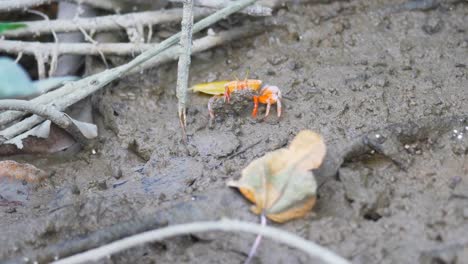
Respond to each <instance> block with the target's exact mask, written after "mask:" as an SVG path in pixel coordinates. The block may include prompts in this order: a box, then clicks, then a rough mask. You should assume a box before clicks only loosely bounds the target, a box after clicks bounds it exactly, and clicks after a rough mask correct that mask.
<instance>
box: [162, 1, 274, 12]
mask: <svg viewBox="0 0 468 264" xmlns="http://www.w3.org/2000/svg"><path fill="white" fill-rule="evenodd" d="M170 1H171V2H175V3H181V2H183V0H170ZM231 2H232V1H230V0H194V1H193V4H194V5H196V6H203V7H209V8H216V9H220V8H223V7H225V6H227V5H229V4H230V3H231ZM272 11H273V10H272V9H271V8H269V7H264V6H261V5H253V6H249V7H246V8H245V9H244V10H242V11H240V13H244V14H247V15H251V16H271V13H272Z"/></svg>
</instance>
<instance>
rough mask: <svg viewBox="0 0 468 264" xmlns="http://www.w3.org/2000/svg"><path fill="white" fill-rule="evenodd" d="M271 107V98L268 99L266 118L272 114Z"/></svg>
mask: <svg viewBox="0 0 468 264" xmlns="http://www.w3.org/2000/svg"><path fill="white" fill-rule="evenodd" d="M270 107H271V102H270V99H268V101H267V106H266V113H265V117H264V118H267V116H268V115H269V114H270Z"/></svg>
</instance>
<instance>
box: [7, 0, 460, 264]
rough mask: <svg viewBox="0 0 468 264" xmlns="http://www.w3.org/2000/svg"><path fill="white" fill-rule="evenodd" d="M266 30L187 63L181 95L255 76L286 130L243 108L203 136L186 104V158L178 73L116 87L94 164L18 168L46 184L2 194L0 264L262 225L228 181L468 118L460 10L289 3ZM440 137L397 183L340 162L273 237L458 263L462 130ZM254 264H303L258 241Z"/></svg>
mask: <svg viewBox="0 0 468 264" xmlns="http://www.w3.org/2000/svg"><path fill="white" fill-rule="evenodd" d="M243 23H252V22H249V21H244V22H243ZM265 23H266V29H267V30H265V33H263V34H260V35H258V36H257V37H254V38H250V39H245V40H242V41H239V42H236V43H232V44H231V45H229V46H224V47H222V48H218V49H215V50H211V51H208V52H204V53H202V54H198V55H196V56H194V58H193V62H192V68H191V84H196V83H200V82H205V81H213V80H215V79H216V80H223V79H232V78H233V76H237V77H239V78H242V77H243V75H245V73H246V72H248V71H249V72H250V74H249V76H250V77H251V78H259V79H262V80H264V82H266V83H268V84H273V85H276V86H278V87H280V89H281V90H282V93H283V95H284V99H283V115H282V117H281V118H280V119H278V118H277V117H276V107H272V113H271V115H270V116H269V117H268V118H267V119H266V120H261V119H260V118H259V119H257V120H254V119H252V118H251V117H250V112H251V109H252V106H253V105H252V104H251V103H250V102H249V103H247V104H246V105H245V106H243V107H237V108H236V107H234V108H232V109H233V111H221V112H219V113H218V115H217V117H216V118H215V120H214V123H213V128H211V129H210V128H209V127H208V121H209V117H208V113H207V109H206V104H207V102H208V99H209V97H207V96H203V95H198V94H194V95H192V96H191V103H190V105H189V108H188V129H187V135H188V143H187V144H186V145H185V144H183V143H182V141H181V133H180V129H179V123H178V120H177V114H176V113H177V106H176V105H177V104H176V97H175V80H176V68H177V67H176V65H175V64H171V65H167V66H164V67H161V68H159V69H154V70H152V71H150V72H147V73H145V74H144V75H135V76H131V77H128V78H126V79H123V80H121V81H119V82H118V83H114V84H113V85H111V86H110V87H108V88H107V89H106V90H105V91H104V92H103V93H101V94H99V95H96V96H94V97H93V104H94V106H95V110H96V115H95V121H96V123H97V124H98V125H99V130H100V139H99V141H98V142H97V144H96V145H95V147H94V150H95V154H93V153H92V151H91V150H86V151H82V152H80V153H79V154H76V155H72V156H64V157H52V158H48V157H42V158H40V159H37V158H29V159H26V160H27V161H29V162H31V163H33V164H34V165H36V166H38V167H40V168H42V169H45V170H47V171H49V172H54V173H52V174H51V177H50V178H49V179H48V180H47V181H46V182H44V183H42V184H40V185H38V186H29V185H27V186H25V185H21V184H19V185H18V186H16V187H14V188H17V189H15V190H14V191H12V190H11V189H9V190H2V189H0V191H1V192H2V199H4V200H8V199H13V198H15V196H16V200H17V201H19V203H3V202H2V203H0V219H1V221H0V234H1V235H0V259H3V260H12V261H18V262H21V261H23V260H24V258H25V257H28V259H26V260H30V257H29V256H36V255H37V254H40V253H41V252H46V250H45V249H46V248H50V247H51V246H57V245H59V246H57V248H60V243H63V241H66V240H76V239H78V238H83V237H86V236H88V235H90V234H93V233H94V232H95V231H99V230H102V229H103V228H106V227H111V226H112V225H114V224H117V223H121V222H126V221H131V220H135V219H146V217H147V216H148V215H150V216H154V219H155V220H154V221H155V224H154V225H164V224H176V223H183V222H191V221H195V220H208V219H211V220H214V219H219V218H221V217H232V218H237V219H243V220H248V221H258V218H257V217H256V216H255V215H252V214H251V213H250V212H249V210H248V209H249V204H248V203H247V202H246V201H244V199H243V198H242V197H241V196H240V195H239V194H238V193H237V192H235V191H233V190H229V189H228V188H227V187H226V181H227V180H228V179H234V178H238V177H239V176H240V172H241V170H242V168H244V167H245V166H247V164H248V163H249V162H250V161H252V160H253V159H255V158H257V157H260V156H262V155H264V154H265V153H266V152H267V151H271V150H274V149H277V148H281V147H283V146H285V145H287V143H288V142H290V140H291V139H292V138H293V137H294V135H295V134H296V133H297V132H298V131H300V130H302V129H306V128H307V129H312V130H314V131H317V132H319V133H321V134H322V135H323V136H324V137H325V139H326V141H327V144H328V145H329V146H332V145H340V144H346V142H349V141H351V140H352V139H354V138H356V137H358V136H360V135H362V134H366V133H367V132H369V131H372V130H375V129H381V128H384V127H387V126H388V125H390V124H393V123H407V122H410V121H415V120H419V119H421V118H425V117H437V118H440V119H444V118H445V117H450V116H453V115H465V116H466V115H467V113H468V90H467V89H468V68H467V67H468V66H467V64H468V4H467V2H466V1H410V2H408V1H406V2H405V1H383V0H382V1H377V0H375V1H367V0H355V1H346V2H344V1H338V2H332V3H328V4H327V3H324V4H313V3H308V4H307V3H296V4H288V5H287V6H285V7H283V8H281V9H280V10H279V11H278V12H277V13H276V15H275V16H274V17H272V18H268V19H266V22H265ZM241 103H242V102H241ZM264 111H265V108H264V106H262V107H261V108H260V116H262V115H263V113H264ZM465 124H466V123H465ZM443 131H444V132H443V133H434V134H432V135H428V136H427V137H423V139H422V140H418V141H414V140H413V141H410V142H404V144H401V145H398V146H397V145H395V146H393V147H394V153H393V154H394V155H396V156H397V157H399V156H400V155H398V153H400V154H401V156H405V157H406V156H408V157H410V158H411V163H409V164H408V166H405V167H404V168H403V167H402V166H399V164H398V163H396V162H394V161H395V160H393V161H392V159H390V158H388V157H386V156H385V155H377V154H372V153H370V154H369V155H367V156H366V157H365V158H364V159H363V158H362V157H356V159H350V160H349V161H347V162H346V163H344V164H343V165H342V166H341V168H340V169H339V171H338V173H337V174H336V175H333V176H329V177H327V178H326V179H321V186H320V188H319V199H318V203H317V206H316V207H315V209H314V212H313V213H312V214H310V215H309V216H308V217H307V218H305V219H301V220H297V221H293V222H290V223H287V224H284V225H281V226H280V227H281V228H283V229H285V230H288V231H291V232H294V233H296V234H298V235H300V236H303V237H305V238H308V239H310V240H312V241H315V242H317V243H319V244H320V245H322V246H325V247H327V248H329V249H331V250H333V251H335V252H337V253H338V254H339V255H341V256H344V257H346V258H348V259H350V260H351V261H352V262H353V263H468V236H467V232H468V231H467V230H468V153H467V149H468V124H466V125H463V122H461V125H457V126H454V127H448V128H445V129H444V130H443ZM253 240H254V236H252V235H246V234H224V233H210V234H203V235H196V236H195V235H192V236H184V237H178V238H175V239H170V240H167V241H163V242H158V243H153V244H149V245H145V246H142V247H139V248H135V249H132V250H128V251H125V252H122V253H120V254H118V255H114V256H112V257H110V258H109V259H107V260H105V261H104V262H105V263H127V262H128V261H130V260H132V261H136V262H138V263H225V264H227V263H241V262H243V261H244V260H245V258H246V256H247V254H248V251H249V249H250V245H251V243H252V242H253ZM35 254H36V255H35ZM45 259H47V258H45ZM255 263H311V262H310V260H309V259H308V258H307V257H306V256H305V255H303V254H302V253H300V252H298V251H294V250H292V249H290V248H288V247H286V246H284V245H279V244H276V243H274V242H272V241H267V240H264V241H263V242H262V245H261V247H260V249H259V252H258V255H257V257H256V258H255Z"/></svg>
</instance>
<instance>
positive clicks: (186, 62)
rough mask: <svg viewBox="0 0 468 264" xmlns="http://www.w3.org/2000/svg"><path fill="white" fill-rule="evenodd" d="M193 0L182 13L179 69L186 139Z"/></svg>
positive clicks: (179, 94)
mask: <svg viewBox="0 0 468 264" xmlns="http://www.w3.org/2000/svg"><path fill="white" fill-rule="evenodd" d="M192 9H193V0H185V1H184V12H183V15H182V35H181V37H180V46H181V47H180V48H181V51H180V56H179V64H178V67H177V68H178V69H177V90H176V92H177V93H176V95H177V100H178V103H177V104H178V106H177V108H178V112H179V121H180V126H181V127H182V132H183V138H184V139H186V137H187V136H186V133H185V127H186V125H187V118H186V109H185V104H186V103H187V88H188V77H189V69H190V54H192V27H193V13H192Z"/></svg>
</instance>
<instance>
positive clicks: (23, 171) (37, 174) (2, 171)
mask: <svg viewBox="0 0 468 264" xmlns="http://www.w3.org/2000/svg"><path fill="white" fill-rule="evenodd" d="M0 177H8V178H11V179H16V180H24V181H27V182H32V183H37V182H40V181H42V180H44V179H45V178H46V177H47V173H46V172H44V171H43V170H41V169H38V168H36V167H34V166H33V165H31V164H27V163H18V162H16V161H13V160H3V161H0Z"/></svg>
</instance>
